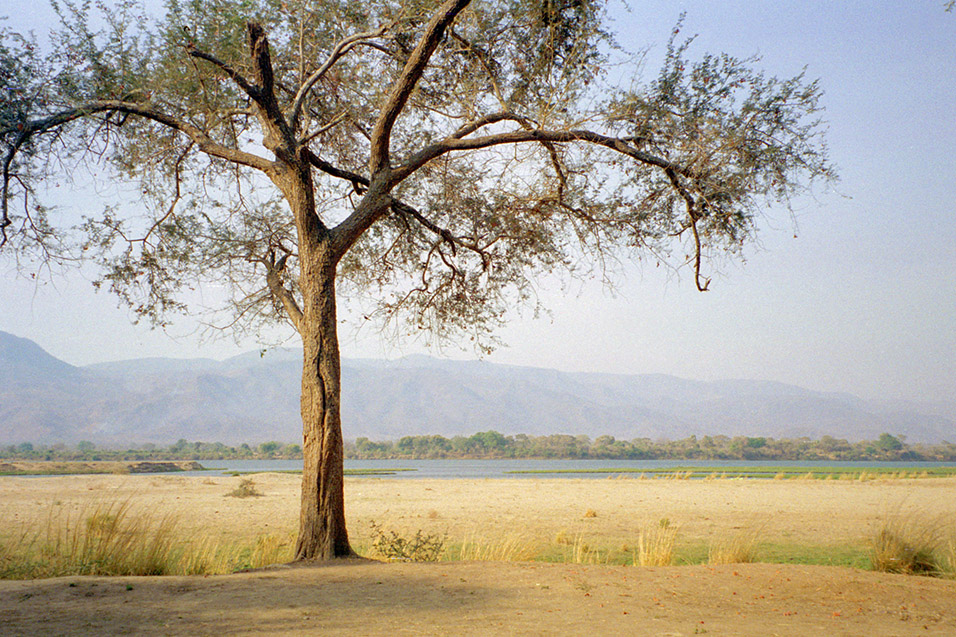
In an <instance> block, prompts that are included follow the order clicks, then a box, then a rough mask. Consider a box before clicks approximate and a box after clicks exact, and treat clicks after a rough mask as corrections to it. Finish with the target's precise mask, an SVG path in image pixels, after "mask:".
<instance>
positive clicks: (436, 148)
mask: <svg viewBox="0 0 956 637" xmlns="http://www.w3.org/2000/svg"><path fill="white" fill-rule="evenodd" d="M498 121H501V120H498ZM456 135H457V132H456V134H455V136H452V137H446V138H445V139H444V140H442V141H440V142H437V143H435V144H431V145H430V146H426V147H425V148H423V149H422V150H420V151H418V152H417V153H415V154H413V155H412V156H411V157H409V158H408V160H407V161H406V162H405V163H404V164H402V165H401V166H398V167H397V168H395V169H393V170H392V171H391V174H390V175H389V185H390V186H395V185H397V184H399V183H400V182H402V181H403V180H405V179H407V178H408V177H409V176H410V175H411V174H412V173H414V172H415V171H417V170H419V169H420V168H421V167H422V166H424V165H425V164H427V163H428V162H430V161H431V160H433V159H436V158H437V157H441V156H442V155H445V154H447V153H450V152H452V151H461V150H480V149H482V148H491V147H493V146H501V145H503V144H520V143H526V142H538V143H555V144H562V143H571V142H587V143H590V144H596V145H598V146H604V147H605V148H609V149H611V150H613V151H616V152H619V153H621V154H623V155H627V156H628V157H630V158H632V159H634V160H636V161H638V162H640V163H642V164H647V165H650V166H657V167H658V168H663V169H665V170H667V169H670V170H673V171H674V172H675V173H677V174H679V175H683V176H685V177H694V176H696V174H695V172H694V171H693V170H691V169H690V168H687V167H685V166H682V165H680V164H676V163H674V162H672V161H670V160H668V159H665V158H663V157H659V156H657V155H652V154H651V153H648V152H645V151H642V150H640V149H638V148H635V147H634V146H632V145H630V144H628V143H627V142H625V141H624V140H622V139H619V138H617V137H609V136H607V135H602V134H600V133H595V132H593V131H589V130H566V131H550V130H540V129H532V130H517V131H510V132H507V133H498V134H494V135H485V136H483V137H471V138H468V139H461V138H460V137H458V136H456Z"/></svg>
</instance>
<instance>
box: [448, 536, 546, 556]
mask: <svg viewBox="0 0 956 637" xmlns="http://www.w3.org/2000/svg"><path fill="white" fill-rule="evenodd" d="M452 556H455V557H452ZM449 557H451V559H457V560H461V561H473V562H530V561H532V560H534V559H535V558H536V557H538V550H537V549H536V548H535V546H534V544H533V543H531V542H530V541H528V540H527V539H526V538H524V537H521V536H520V535H511V536H504V537H501V538H498V539H496V540H484V539H471V540H465V541H464V542H462V544H461V548H460V549H459V550H458V551H457V553H453V554H452V555H450V556H449Z"/></svg>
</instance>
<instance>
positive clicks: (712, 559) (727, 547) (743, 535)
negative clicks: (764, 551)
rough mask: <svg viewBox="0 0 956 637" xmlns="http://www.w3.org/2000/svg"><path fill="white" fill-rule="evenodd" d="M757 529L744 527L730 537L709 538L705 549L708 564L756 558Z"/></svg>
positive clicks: (742, 561)
mask: <svg viewBox="0 0 956 637" xmlns="http://www.w3.org/2000/svg"><path fill="white" fill-rule="evenodd" d="M758 536H759V531H758V530H756V529H753V528H749V527H744V528H741V529H739V530H738V532H737V533H735V534H733V535H731V536H730V537H718V538H714V539H712V540H711V542H710V545H709V547H708V549H707V563H708V564H746V563H750V562H754V561H756V559H757V538H758Z"/></svg>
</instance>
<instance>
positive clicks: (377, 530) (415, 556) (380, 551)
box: [369, 522, 447, 562]
mask: <svg viewBox="0 0 956 637" xmlns="http://www.w3.org/2000/svg"><path fill="white" fill-rule="evenodd" d="M369 526H370V527H371V529H372V544H371V547H370V550H371V552H372V553H373V554H375V555H378V556H379V557H382V558H384V559H386V560H389V561H398V562H402V561H404V562H435V561H438V559H439V558H441V555H442V553H443V552H444V550H445V541H446V540H447V536H445V535H437V534H433V533H424V532H422V530H421V529H419V530H418V531H415V535H413V536H412V537H411V538H406V537H403V536H401V535H399V534H398V533H397V532H395V531H393V530H390V529H389V530H386V529H384V528H382V527H381V526H379V525H378V524H376V523H375V522H372V523H370V525H369Z"/></svg>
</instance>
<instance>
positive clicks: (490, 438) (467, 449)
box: [0, 431, 956, 462]
mask: <svg viewBox="0 0 956 637" xmlns="http://www.w3.org/2000/svg"><path fill="white" fill-rule="evenodd" d="M301 457H302V448H301V447H300V446H299V445H297V444H284V443H280V442H275V441H271V442H263V443H260V444H258V445H248V444H241V445H238V446H235V447H231V446H228V445H224V444H222V443H219V442H215V443H209V442H189V441H187V440H179V441H177V442H176V443H175V444H172V445H169V446H165V447H164V446H160V445H154V444H145V445H142V446H141V447H140V448H138V449H108V448H99V447H97V446H96V445H94V444H93V443H91V442H86V441H83V442H80V443H78V444H77V445H76V446H75V447H68V446H66V445H62V444H57V445H52V446H46V445H37V446H34V445H33V444H31V443H28V442H25V443H22V444H20V445H10V446H7V447H3V448H0V458H3V459H7V460H52V461H96V460H112V461H118V460H245V459H248V460H264V459H276V460H280V459H299V458H301ZM345 457H346V458H348V459H352V460H367V459H399V458H403V459H428V458H436V459H437V458H569V459H574V458H578V459H585V458H590V459H607V460H832V461H841V460H843V461H852V460H899V461H907V462H920V461H934V462H956V444H953V443H951V442H943V443H941V444H937V445H925V444H908V443H907V442H906V438H905V436H893V435H890V434H888V433H884V434H881V435H880V437H879V438H877V439H876V440H864V441H861V442H848V441H846V440H843V439H839V438H833V437H832V436H823V437H822V438H820V439H819V440H811V439H810V438H780V439H775V438H764V437H747V436H734V437H730V436H700V437H698V436H690V437H688V438H683V439H681V440H651V439H650V438H637V439H634V440H617V439H616V438H614V437H613V436H599V437H597V438H595V439H594V440H592V439H591V438H589V437H588V436H570V435H566V434H553V435H550V436H528V435H525V434H517V435H513V436H506V435H504V434H501V433H498V432H497V431H483V432H479V433H476V434H474V435H472V436H454V437H452V438H446V437H445V436H437V435H434V436H405V437H403V438H400V439H399V440H397V441H385V442H373V441H371V440H369V439H368V438H358V439H356V440H355V441H354V442H346V443H345Z"/></svg>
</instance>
